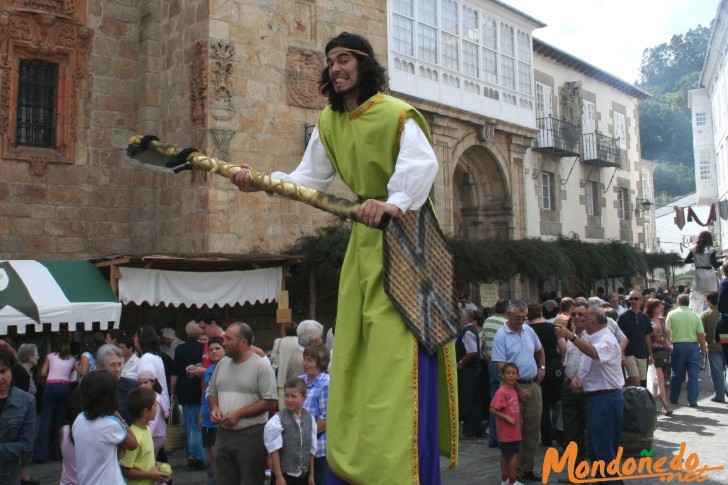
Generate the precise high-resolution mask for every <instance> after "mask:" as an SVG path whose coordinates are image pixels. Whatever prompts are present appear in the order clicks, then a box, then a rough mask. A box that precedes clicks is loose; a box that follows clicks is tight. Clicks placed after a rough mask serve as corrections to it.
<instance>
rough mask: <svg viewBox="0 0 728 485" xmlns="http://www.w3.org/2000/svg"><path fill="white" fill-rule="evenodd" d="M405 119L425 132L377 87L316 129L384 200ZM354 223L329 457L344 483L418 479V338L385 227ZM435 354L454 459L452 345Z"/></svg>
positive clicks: (361, 183) (443, 442)
mask: <svg viewBox="0 0 728 485" xmlns="http://www.w3.org/2000/svg"><path fill="white" fill-rule="evenodd" d="M408 118H412V119H414V120H415V121H416V122H417V124H418V125H419V126H420V128H422V130H423V132H424V133H425V134H426V135H427V136H428V139H429V130H428V128H427V124H426V123H425V120H424V119H423V117H422V115H421V114H420V113H419V112H418V111H417V110H415V109H414V108H412V107H411V106H409V105H407V104H406V103H404V102H403V101H400V100H398V99H396V98H392V97H390V96H387V95H383V94H377V95H375V96H373V97H372V98H370V99H369V100H368V101H366V102H365V103H364V104H362V105H361V106H360V107H359V108H358V109H357V110H356V111H354V112H352V113H346V112H335V111H332V110H331V109H330V108H327V109H325V110H324V111H323V113H322V114H321V119H320V120H319V124H318V130H319V136H320V138H321V141H322V143H323V145H324V147H325V149H326V153H327V154H328V156H329V158H330V159H331V161H332V163H333V165H334V168H335V169H336V171H337V173H338V174H339V175H340V176H341V178H342V180H343V181H344V183H346V185H348V186H349V188H350V189H351V190H352V191H354V193H356V194H357V195H358V196H359V197H361V198H362V199H369V198H375V199H378V200H382V201H385V200H387V197H388V192H387V183H388V181H389V179H390V178H391V176H392V174H393V173H394V168H395V162H396V160H397V155H398V153H399V140H400V137H401V134H402V131H403V129H404V123H405V120H406V119H408ZM353 226H354V227H353V230H352V234H351V239H350V241H349V246H348V249H347V252H346V257H345V259H344V266H343V269H342V271H341V281H340V284H339V301H338V312H337V321H336V344H335V347H336V350H335V352H334V357H333V361H334V362H333V367H332V374H331V384H330V389H329V406H328V411H327V420H326V430H327V441H328V442H327V452H326V455H327V461H328V463H329V466H330V467H331V469H332V471H333V472H334V473H336V474H337V475H338V476H339V477H341V478H343V479H345V480H346V481H348V482H350V483H357V484H366V485H375V484H386V485H391V484H407V483H418V481H419V470H418V459H419V457H418V443H417V429H418V428H417V426H418V421H417V410H418V401H417V390H418V388H417V377H418V375H417V355H418V354H417V352H418V345H417V340H416V339H415V337H414V335H413V334H412V333H411V332H410V331H409V329H408V328H407V327H406V325H405V324H404V322H403V321H402V319H401V317H400V315H399V313H398V312H397V310H396V309H395V308H394V306H393V305H392V303H391V301H390V300H389V297H388V296H387V295H386V293H385V292H384V287H383V284H382V232H381V231H380V230H378V229H372V228H369V227H367V226H365V225H363V224H358V223H355V224H354V225H353ZM439 357H440V358H439V361H440V365H439V368H440V378H439V384H440V389H441V392H440V399H439V401H440V404H439V415H440V418H439V421H440V428H441V430H440V449H441V451H442V452H444V453H447V454H448V456H450V458H451V463H452V466H454V464H455V462H456V444H457V441H456V440H457V415H456V408H457V405H456V401H455V399H456V398H455V397H454V394H455V387H454V385H455V384H454V381H453V378H454V374H453V372H452V369H454V352H452V349H451V348H450V347H446V348H445V349H443V350H442V351H441V355H440V356H439ZM443 428H444V429H443Z"/></svg>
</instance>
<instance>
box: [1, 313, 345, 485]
mask: <svg viewBox="0 0 728 485" xmlns="http://www.w3.org/2000/svg"><path fill="white" fill-rule="evenodd" d="M284 328H285V330H286V336H285V337H282V338H280V339H277V340H276V341H275V343H274V345H273V349H272V350H271V351H270V352H269V354H270V357H269V356H268V355H267V354H266V353H265V352H264V351H263V350H262V349H260V348H258V347H256V346H255V345H253V341H254V336H253V331H252V329H251V328H250V326H248V325H247V324H245V323H240V322H235V323H231V324H230V325H228V326H226V327H224V326H223V322H222V320H221V318H220V316H219V315H218V314H217V313H216V312H215V311H212V310H205V311H203V312H202V313H200V315H199V316H198V317H197V318H196V320H195V321H191V322H189V323H188V324H187V325H186V327H185V333H186V336H187V340H186V341H182V340H180V339H178V338H177V337H176V335H175V332H174V330H173V329H170V328H165V329H161V330H160V331H159V332H158V331H157V330H156V329H155V328H154V327H153V326H150V325H142V326H140V327H139V328H137V329H136V330H135V331H134V332H133V334H131V335H126V334H125V333H124V332H122V331H119V330H111V331H109V332H107V333H106V334H104V333H101V332H96V333H94V334H92V335H87V336H84V337H83V338H82V345H83V346H82V347H77V349H76V352H74V350H72V349H71V347H72V346H71V345H70V342H68V341H67V340H63V341H60V342H58V343H57V345H56V348H55V349H54V350H53V351H52V352H50V353H48V354H47V355H45V356H43V358H42V359H41V356H40V355H39V351H38V348H37V347H36V346H35V345H34V344H23V345H21V346H20V347H19V348H18V349H17V350H16V349H15V348H14V347H13V346H11V345H10V344H8V343H7V342H5V341H0V342H2V344H0V419H1V423H2V430H1V431H0V483H3V484H8V485H27V484H36V483H39V482H38V480H34V479H33V478H32V477H30V476H29V475H28V473H27V471H26V468H27V467H26V465H27V464H28V463H30V462H31V461H32V462H35V463H43V462H46V461H49V460H58V461H61V462H62V464H61V467H62V471H61V473H62V475H61V481H60V483H61V484H62V485H72V484H99V483H104V484H124V483H129V484H149V485H151V484H156V483H167V482H169V481H170V480H171V479H172V477H173V475H172V471H171V468H170V467H169V466H168V464H167V461H168V460H167V456H166V453H167V451H165V444H167V445H169V443H166V441H167V426H168V422H172V421H171V420H170V415H171V414H172V413H173V410H174V409H176V408H179V409H180V411H181V412H180V413H179V414H181V421H182V423H184V445H183V447H184V452H185V453H186V456H187V465H188V466H189V467H191V468H193V469H205V470H207V477H208V483H209V484H215V483H221V484H223V483H224V484H227V483H240V482H241V481H242V482H243V483H260V484H262V483H264V481H265V480H266V476H267V477H271V479H270V480H271V483H272V484H276V485H282V484H285V483H288V484H291V483H294V484H305V485H314V484H319V485H320V484H325V483H326V475H327V472H328V469H327V465H326V411H327V407H328V387H329V374H328V366H329V362H330V355H331V354H330V350H329V347H327V346H326V345H324V344H323V340H324V335H323V330H324V328H323V326H322V325H321V324H320V323H318V322H316V321H314V320H304V321H302V322H301V323H299V324H298V325H296V324H295V323H293V322H289V323H288V324H286V325H285V326H284ZM74 346H75V345H74ZM39 360H42V363H41V364H40V366H39V365H38V364H39ZM38 417H39V419H38ZM37 420H38V421H39V426H38V432H37V433H36V425H35V424H36V421H37ZM167 448H169V446H167ZM306 451H310V453H306Z"/></svg>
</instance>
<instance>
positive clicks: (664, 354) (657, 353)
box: [652, 349, 670, 367]
mask: <svg viewBox="0 0 728 485" xmlns="http://www.w3.org/2000/svg"><path fill="white" fill-rule="evenodd" d="M652 357H653V358H654V359H655V367H667V366H669V365H670V351H669V350H667V349H652Z"/></svg>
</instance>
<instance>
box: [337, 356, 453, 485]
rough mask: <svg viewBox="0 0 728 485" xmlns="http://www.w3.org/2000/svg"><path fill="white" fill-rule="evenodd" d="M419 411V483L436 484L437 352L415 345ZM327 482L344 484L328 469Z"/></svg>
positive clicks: (437, 457)
mask: <svg viewBox="0 0 728 485" xmlns="http://www.w3.org/2000/svg"><path fill="white" fill-rule="evenodd" d="M417 367H418V384H419V385H418V393H419V402H418V404H419V414H418V433H419V439H418V440H417V444H418V449H419V455H420V456H419V459H420V483H421V485H440V484H441V481H440V445H439V442H440V440H439V433H438V419H437V411H438V409H437V354H434V355H428V354H427V352H426V351H425V349H423V348H422V346H419V348H418V357H417ZM326 483H327V484H328V485H347V482H345V481H344V480H342V479H341V478H339V477H337V476H336V475H334V472H332V471H331V470H329V473H328V475H327V477H326Z"/></svg>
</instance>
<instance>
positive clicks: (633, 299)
mask: <svg viewBox="0 0 728 485" xmlns="http://www.w3.org/2000/svg"><path fill="white" fill-rule="evenodd" d="M641 299H642V298H637V297H633V298H630V299H629V301H640V300H641Z"/></svg>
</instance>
